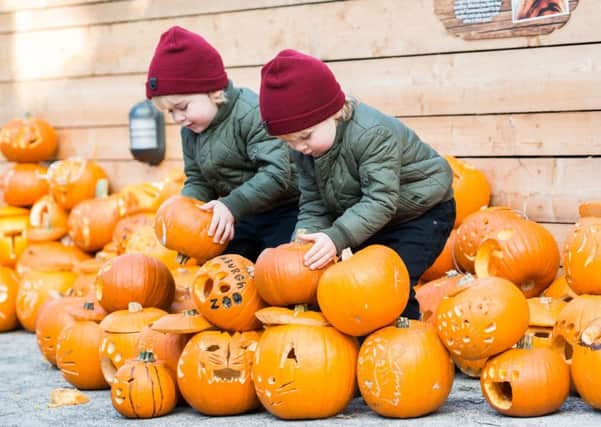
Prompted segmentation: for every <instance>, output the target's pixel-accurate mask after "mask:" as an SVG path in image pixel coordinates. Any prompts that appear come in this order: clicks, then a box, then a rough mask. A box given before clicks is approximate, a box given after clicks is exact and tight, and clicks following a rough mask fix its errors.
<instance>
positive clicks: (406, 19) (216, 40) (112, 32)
mask: <svg viewBox="0 0 601 427" xmlns="http://www.w3.org/2000/svg"><path fill="white" fill-rule="evenodd" d="M134 3H135V2H114V3H108V4H102V5H101V6H102V7H107V8H117V7H124V5H126V4H134ZM192 3H199V4H205V3H207V2H190V4H192ZM215 3H217V2H215ZM163 4H165V2H163ZM600 6H601V3H599V2H584V3H583V4H582V5H581V6H580V7H579V8H578V10H577V11H575V12H574V16H573V19H571V20H570V22H569V23H568V24H567V25H566V26H565V27H564V28H563V29H562V30H561V31H557V32H555V33H553V34H551V35H549V36H541V37H531V38H526V37H521V38H509V39H496V40H494V39H493V40H482V41H477V42H467V41H465V40H462V39H460V38H457V37H453V36H451V35H449V34H448V33H447V31H446V30H445V28H444V26H443V25H442V23H441V22H440V21H439V20H438V19H437V18H436V16H435V15H434V13H433V12H432V11H433V4H432V0H411V1H407V0H405V1H390V0H369V1H368V0H364V1H343V2H333V3H332V2H330V3H324V4H322V3H316V4H308V5H301V6H293V7H280V8H273V9H260V10H249V11H244V12H232V13H230V12H228V13H220V14H216V15H201V16H186V17H180V18H168V19H151V20H147V21H134V22H127V23H113V24H109V25H106V24H103V25H95V26H86V25H82V24H80V25H77V26H67V27H61V28H56V29H52V30H45V31H44V30H42V31H30V32H25V33H17V34H5V35H0V46H2V47H3V48H2V49H0V64H3V66H2V67H0V81H9V82H12V81H14V80H19V81H22V80H32V79H42V78H43V79H47V78H61V77H87V76H98V75H111V74H124V73H145V72H146V70H147V68H148V64H149V62H150V58H151V56H152V53H153V52H154V48H155V46H156V43H157V42H158V40H159V36H160V34H161V33H162V32H163V31H165V30H166V29H168V28H169V27H171V26H172V25H181V26H183V27H186V28H189V29H191V30H195V31H198V32H200V33H202V34H203V35H204V36H205V38H206V39H207V40H209V41H210V42H211V43H213V44H214V45H215V47H216V48H217V49H218V50H219V52H220V53H221V56H222V57H223V60H224V62H225V64H226V65H227V66H229V67H243V66H256V65H260V64H264V63H265V62H267V61H268V60H269V59H271V58H273V56H274V55H275V54H276V53H277V52H278V51H280V50H281V49H284V48H295V49H299V50H302V51H305V52H307V53H310V54H313V55H315V56H317V57H320V58H322V59H325V60H343V59H361V58H378V57H393V56H414V55H427V54H432V53H445V52H466V51H475V50H482V51H489V50H497V49H508V48H518V47H528V46H545V45H548V46H555V45H563V44H568V45H572V44H578V43H595V42H599V41H601V26H600V25H598V16H599V14H601V7H600ZM173 10H176V9H173ZM113 13H114V14H113ZM86 16H87V15H86ZM110 16H112V17H113V19H115V18H114V17H119V16H124V15H123V13H122V12H119V11H118V10H114V11H113V10H111V15H110ZM126 16H129V15H126ZM74 19H75V20H77V21H78V20H79V19H80V18H74ZM81 19H83V18H81ZM308 23H310V25H308ZM487 54H488V53H485V55H487ZM408 59H409V60H410V61H412V60H414V58H408ZM556 60H557V59H556V58H555V59H554V60H551V61H552V62H553V61H556ZM487 61H488V62H492V63H493V64H494V65H497V64H495V60H494V58H493V59H492V60H488V59H487ZM552 62H551V63H552ZM504 71H507V69H505V68H504Z"/></svg>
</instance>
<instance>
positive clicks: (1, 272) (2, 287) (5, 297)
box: [0, 266, 19, 332]
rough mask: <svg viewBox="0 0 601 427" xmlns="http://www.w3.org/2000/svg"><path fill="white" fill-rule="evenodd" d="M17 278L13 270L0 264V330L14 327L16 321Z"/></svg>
mask: <svg viewBox="0 0 601 427" xmlns="http://www.w3.org/2000/svg"><path fill="white" fill-rule="evenodd" d="M18 290H19V279H18V278H17V275H16V274H15V272H14V271H12V270H11V269H10V268H7V267H1V266H0V332H6V331H10V330H11V329H15V328H16V327H17V325H18V324H19V322H18V321H17V292H18Z"/></svg>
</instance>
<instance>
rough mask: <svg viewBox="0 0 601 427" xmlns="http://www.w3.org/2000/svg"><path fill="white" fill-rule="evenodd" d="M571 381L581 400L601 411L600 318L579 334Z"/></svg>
mask: <svg viewBox="0 0 601 427" xmlns="http://www.w3.org/2000/svg"><path fill="white" fill-rule="evenodd" d="M572 379H573V382H574V385H575V387H576V390H577V391H578V394H580V396H581V397H582V399H583V400H584V401H585V402H586V403H588V404H589V405H591V406H592V407H593V408H596V409H601V387H599V384H601V317H599V318H597V319H595V320H593V321H592V322H590V323H589V324H588V325H587V326H586V327H585V328H584V329H583V330H582V334H580V340H579V343H578V345H576V346H575V347H574V357H573V358H572Z"/></svg>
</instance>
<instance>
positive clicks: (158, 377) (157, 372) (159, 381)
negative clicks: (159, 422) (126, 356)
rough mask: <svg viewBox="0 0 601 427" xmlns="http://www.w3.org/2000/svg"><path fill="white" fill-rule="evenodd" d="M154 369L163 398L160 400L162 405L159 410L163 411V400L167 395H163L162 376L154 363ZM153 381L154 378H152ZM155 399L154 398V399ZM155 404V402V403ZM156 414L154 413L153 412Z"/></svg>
mask: <svg viewBox="0 0 601 427" xmlns="http://www.w3.org/2000/svg"><path fill="white" fill-rule="evenodd" d="M152 367H153V369H154V373H155V375H156V378H157V381H158V383H159V393H160V395H161V400H160V406H159V411H161V410H162V409H163V402H164V401H165V396H164V395H163V386H162V385H161V376H160V375H159V370H158V368H157V367H156V366H155V365H153V366H152ZM151 382H152V380H151ZM153 395H154V387H153ZM152 400H153V401H154V398H153V399H152ZM153 405H154V404H153ZM153 415H154V414H153Z"/></svg>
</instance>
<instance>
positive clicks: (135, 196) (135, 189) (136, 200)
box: [118, 182, 163, 215]
mask: <svg viewBox="0 0 601 427" xmlns="http://www.w3.org/2000/svg"><path fill="white" fill-rule="evenodd" d="M160 196H161V186H160V185H157V184H154V183H149V182H143V183H141V184H131V185H127V186H125V187H124V188H123V189H122V190H121V191H119V194H118V197H119V199H120V200H121V203H122V205H123V207H124V210H125V215H134V214H137V213H141V212H153V213H154V212H156V210H157V209H158V208H159V206H160V205H161V203H162V202H163V200H161V198H160Z"/></svg>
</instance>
